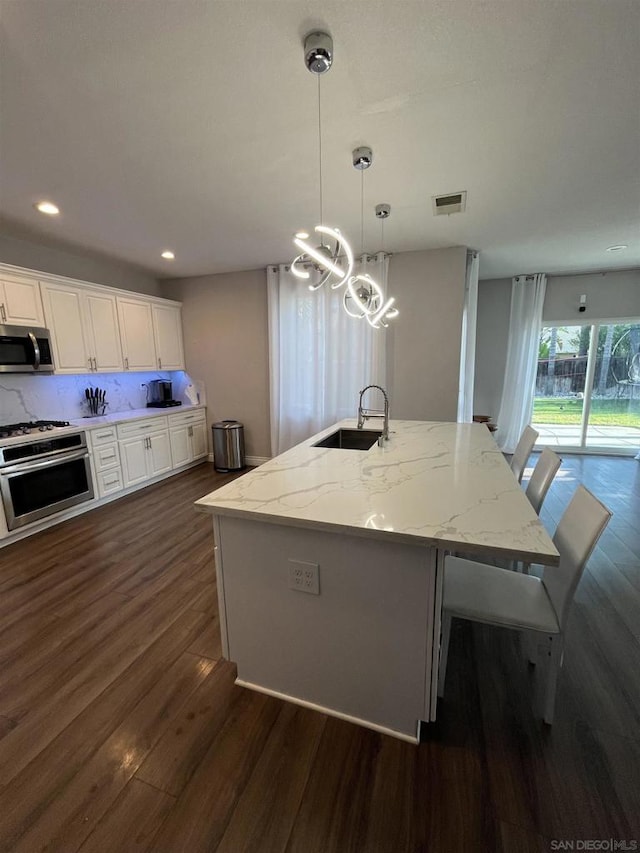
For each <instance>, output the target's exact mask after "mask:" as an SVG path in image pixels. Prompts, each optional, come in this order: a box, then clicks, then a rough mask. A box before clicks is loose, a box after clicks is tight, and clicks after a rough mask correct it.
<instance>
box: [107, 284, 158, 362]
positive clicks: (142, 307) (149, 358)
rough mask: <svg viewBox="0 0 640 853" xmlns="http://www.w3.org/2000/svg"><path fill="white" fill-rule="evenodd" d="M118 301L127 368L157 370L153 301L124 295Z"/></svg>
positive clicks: (121, 338) (123, 353)
mask: <svg viewBox="0 0 640 853" xmlns="http://www.w3.org/2000/svg"><path fill="white" fill-rule="evenodd" d="M117 302H118V317H119V319H120V340H121V341H122V355H123V358H124V368H125V370H155V369H156V368H157V367H158V362H157V360H156V347H155V341H154V335H153V319H152V315H151V303H150V302H144V301H143V300H141V299H128V298H126V297H122V296H118V297H117Z"/></svg>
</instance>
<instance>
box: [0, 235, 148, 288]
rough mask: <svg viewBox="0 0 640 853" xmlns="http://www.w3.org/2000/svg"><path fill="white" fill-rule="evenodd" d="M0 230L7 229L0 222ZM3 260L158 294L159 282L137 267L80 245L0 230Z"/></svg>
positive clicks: (1, 257)
mask: <svg viewBox="0 0 640 853" xmlns="http://www.w3.org/2000/svg"><path fill="white" fill-rule="evenodd" d="M0 230H2V231H4V229H3V228H2V225H1V224H0ZM0 263H4V264H13V265H14V266H18V267H26V268H27V269H32V270H38V271H41V272H49V273H53V274H54V275H64V276H68V277H69V278H77V279H80V280H81V281H91V282H94V283H95V284H106V285H108V286H110V287H121V288H123V289H124V290H135V291H136V292H137V293H147V294H149V295H151V296H159V295H160V288H159V286H158V282H157V281H156V279H155V278H154V276H152V275H151V274H150V273H147V272H144V271H143V270H139V269H138V268H137V267H134V266H130V265H128V264H123V263H120V262H119V261H115V260H112V259H110V258H103V257H102V256H99V255H96V254H94V253H92V252H85V251H83V250H81V249H70V248H68V247H64V248H61V247H59V246H54V245H51V244H45V243H39V242H36V241H35V240H31V239H26V238H24V237H17V236H14V235H12V234H7V233H0Z"/></svg>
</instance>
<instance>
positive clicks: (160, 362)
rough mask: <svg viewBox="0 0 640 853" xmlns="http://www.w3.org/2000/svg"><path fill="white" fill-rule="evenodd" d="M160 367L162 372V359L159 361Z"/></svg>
mask: <svg viewBox="0 0 640 853" xmlns="http://www.w3.org/2000/svg"><path fill="white" fill-rule="evenodd" d="M158 367H159V368H160V370H162V359H161V358H159V359H158Z"/></svg>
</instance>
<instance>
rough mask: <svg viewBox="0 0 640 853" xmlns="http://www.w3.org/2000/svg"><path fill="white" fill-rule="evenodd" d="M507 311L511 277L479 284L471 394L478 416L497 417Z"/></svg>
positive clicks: (502, 372)
mask: <svg viewBox="0 0 640 853" xmlns="http://www.w3.org/2000/svg"><path fill="white" fill-rule="evenodd" d="M510 310H511V279H510V278H503V279H493V280H488V281H481V282H479V284H478V325H477V328H476V372H475V385H474V393H473V411H474V413H475V414H477V415H491V416H492V417H493V418H497V417H498V411H499V409H500V400H501V398H502V381H503V378H504V369H505V366H506V363H507V335H508V333H509V313H510Z"/></svg>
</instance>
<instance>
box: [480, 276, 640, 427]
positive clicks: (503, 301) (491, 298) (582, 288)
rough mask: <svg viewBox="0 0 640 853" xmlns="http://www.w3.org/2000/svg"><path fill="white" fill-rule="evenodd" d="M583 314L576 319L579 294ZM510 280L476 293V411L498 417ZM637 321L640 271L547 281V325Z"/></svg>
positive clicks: (482, 284)
mask: <svg viewBox="0 0 640 853" xmlns="http://www.w3.org/2000/svg"><path fill="white" fill-rule="evenodd" d="M583 293H584V294H586V297H587V308H586V311H584V312H583V313H580V312H579V311H578V305H579V300H580V295H581V294H583ZM510 306H511V279H506V278H505V279H496V280H491V281H489V280H487V281H481V282H480V284H479V287H478V327H477V334H476V377H475V392H474V411H475V412H476V413H477V414H488V415H493V416H494V417H497V416H498V410H499V409H500V400H501V397H502V381H503V378H504V368H505V364H506V360H507V341H508V336H509V310H510ZM637 318H640V270H624V271H620V272H608V273H588V274H584V275H550V276H549V277H548V278H547V289H546V292H545V300H544V307H543V310H542V320H543V323H545V324H546V325H549V326H551V325H560V324H561V325H563V326H566V325H579V324H581V323H592V322H594V321H603V320H604V321H606V320H632V319H637Z"/></svg>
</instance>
